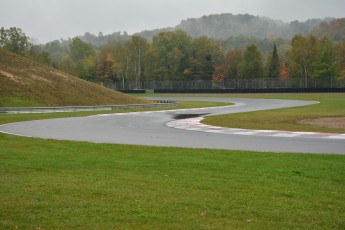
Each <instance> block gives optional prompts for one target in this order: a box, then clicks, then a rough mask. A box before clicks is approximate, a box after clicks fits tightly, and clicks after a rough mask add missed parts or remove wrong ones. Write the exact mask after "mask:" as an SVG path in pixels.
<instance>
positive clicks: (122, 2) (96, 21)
mask: <svg viewBox="0 0 345 230" xmlns="http://www.w3.org/2000/svg"><path fill="white" fill-rule="evenodd" d="M219 13H232V14H245V13H248V14H252V15H255V16H267V17H270V18H273V19H280V20H282V21H285V22H290V21H293V20H299V21H305V20H307V19H310V18H324V17H335V18H340V17H345V0H0V27H5V28H9V27H19V28H21V29H22V30H23V31H24V33H26V35H28V36H30V37H31V38H34V39H36V40H38V41H39V42H41V43H44V42H47V41H52V40H56V39H60V38H64V39H67V38H69V37H71V38H72V37H75V36H77V35H83V34H84V33H85V32H90V33H94V34H98V32H103V33H104V34H109V33H113V32H118V31H127V32H128V33H129V34H132V33H135V32H140V31H142V30H150V29H157V28H164V27H169V26H176V25H178V24H179V23H180V22H181V20H183V19H187V18H196V17H201V16H203V15H209V14H219Z"/></svg>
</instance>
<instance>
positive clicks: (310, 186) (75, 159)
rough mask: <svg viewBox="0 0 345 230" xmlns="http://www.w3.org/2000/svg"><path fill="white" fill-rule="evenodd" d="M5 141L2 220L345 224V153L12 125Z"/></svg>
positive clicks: (125, 225) (137, 225) (6, 223)
mask: <svg viewBox="0 0 345 230" xmlns="http://www.w3.org/2000/svg"><path fill="white" fill-rule="evenodd" d="M202 103H204V102H202ZM194 105H195V104H194ZM182 106H183V105H182ZM184 106H187V105H184ZM189 106H190V105H189ZM212 106H214V105H212ZM107 112H109V111H107ZM93 113H97V114H98V113H100V112H83V113H80V114H74V115H78V116H80V115H92V114H93ZM41 116H42V117H41ZM55 116H58V117H61V116H72V114H66V113H55V114H25V115H1V116H0V123H7V122H14V121H19V120H30V119H44V118H52V117H55ZM0 150H1V151H0V160H1V164H0V183H1V186H0V203H1V206H0V228H1V229H12V228H14V229H15V228H18V229H62V228H64V229H277V228H280V229H287V228H289V229H330V228H333V229H344V228H345V221H344V220H345V179H344V178H345V166H344V165H345V157H344V156H338V155H312V154H289V153H286V154H277V153H256V152H248V151H222V150H205V149H186V148H163V147H146V146H133V145H110V144H92V143H86V142H68V141H55V140H41V139H34V138H24V137H16V136H11V135H5V134H0Z"/></svg>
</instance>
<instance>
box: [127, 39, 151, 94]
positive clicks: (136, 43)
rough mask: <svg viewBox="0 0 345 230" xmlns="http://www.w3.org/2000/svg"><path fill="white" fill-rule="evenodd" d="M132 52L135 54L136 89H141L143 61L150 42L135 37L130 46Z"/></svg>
mask: <svg viewBox="0 0 345 230" xmlns="http://www.w3.org/2000/svg"><path fill="white" fill-rule="evenodd" d="M129 47H130V49H131V52H132V54H133V56H132V57H133V60H134V73H135V86H136V88H141V87H140V81H141V80H142V73H143V67H144V66H143V60H144V59H145V56H146V55H147V51H148V47H149V44H148V42H147V41H146V40H145V39H144V38H142V37H140V36H133V37H132V39H131V41H130V45H129Z"/></svg>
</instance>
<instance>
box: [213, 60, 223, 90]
mask: <svg viewBox="0 0 345 230" xmlns="http://www.w3.org/2000/svg"><path fill="white" fill-rule="evenodd" d="M225 70H226V69H225V65H224V64H222V65H217V66H215V67H214V72H213V75H212V82H213V85H214V86H216V87H217V88H221V85H222V83H223V82H224V80H225Z"/></svg>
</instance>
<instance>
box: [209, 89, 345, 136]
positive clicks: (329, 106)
mask: <svg viewBox="0 0 345 230" xmlns="http://www.w3.org/2000/svg"><path fill="white" fill-rule="evenodd" d="M232 96H233V97H247V98H248V97H256V98H268V99H272V98H276V99H295V100H296V99H297V100H311V101H318V102H320V104H315V105H309V106H303V107H295V108H287V109H276V110H269V111H257V112H248V113H239V114H227V115H220V116H210V117H206V119H205V120H203V123H205V124H209V125H215V126H222V127H230V128H244V129H263V130H288V131H306V132H330V133H345V129H342V128H326V127H320V126H313V125H303V124H299V123H298V122H299V121H301V120H304V119H309V118H321V117H345V93H334V94H263V95H247V94H246V95H232Z"/></svg>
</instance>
